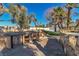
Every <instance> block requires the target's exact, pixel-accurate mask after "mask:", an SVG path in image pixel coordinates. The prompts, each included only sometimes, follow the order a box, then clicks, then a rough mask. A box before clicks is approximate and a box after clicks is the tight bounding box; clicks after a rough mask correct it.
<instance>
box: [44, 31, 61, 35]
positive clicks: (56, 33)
mask: <svg viewBox="0 0 79 59" xmlns="http://www.w3.org/2000/svg"><path fill="white" fill-rule="evenodd" d="M45 33H46V34H48V35H61V33H60V32H52V31H45Z"/></svg>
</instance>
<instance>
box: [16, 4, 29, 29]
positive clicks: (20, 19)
mask: <svg viewBox="0 0 79 59" xmlns="http://www.w3.org/2000/svg"><path fill="white" fill-rule="evenodd" d="M17 7H18V10H19V14H17V15H16V20H17V23H18V25H19V26H20V28H21V29H26V28H28V27H29V22H28V18H27V11H26V8H25V7H24V6H21V5H19V4H17Z"/></svg>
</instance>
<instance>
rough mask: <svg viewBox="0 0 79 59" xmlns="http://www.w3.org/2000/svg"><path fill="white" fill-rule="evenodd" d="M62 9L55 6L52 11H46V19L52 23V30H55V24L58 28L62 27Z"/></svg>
mask: <svg viewBox="0 0 79 59" xmlns="http://www.w3.org/2000/svg"><path fill="white" fill-rule="evenodd" d="M64 14H65V13H64V10H63V9H62V8H61V7H56V8H54V9H52V11H51V12H50V11H48V14H47V19H48V20H49V21H50V22H49V23H51V25H54V31H55V32H56V26H57V25H58V27H59V29H62V28H63V25H62V23H63V18H64Z"/></svg>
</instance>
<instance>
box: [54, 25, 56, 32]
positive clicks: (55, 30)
mask: <svg viewBox="0 0 79 59" xmlns="http://www.w3.org/2000/svg"><path fill="white" fill-rule="evenodd" d="M56 31H57V29H56V24H54V32H56Z"/></svg>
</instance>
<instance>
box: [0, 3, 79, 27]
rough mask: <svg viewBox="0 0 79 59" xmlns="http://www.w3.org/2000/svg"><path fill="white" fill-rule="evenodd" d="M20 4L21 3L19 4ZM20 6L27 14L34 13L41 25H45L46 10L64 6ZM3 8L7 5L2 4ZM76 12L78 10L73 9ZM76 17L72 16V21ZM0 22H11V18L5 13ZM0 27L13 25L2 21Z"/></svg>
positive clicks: (31, 4) (54, 4)
mask: <svg viewBox="0 0 79 59" xmlns="http://www.w3.org/2000/svg"><path fill="white" fill-rule="evenodd" d="M20 4H21V3H20ZM21 5H24V6H25V7H26V8H27V9H28V13H35V15H36V18H37V20H38V22H41V23H42V24H46V23H47V20H46V18H45V15H44V14H45V11H46V10H47V9H48V8H53V7H56V6H64V5H65V4H62V3H22V4H21ZM4 6H8V4H4ZM73 10H75V11H77V12H78V10H79V9H73ZM77 18H78V16H77V17H75V16H72V19H77ZM0 20H11V16H10V15H9V14H7V13H5V14H4V15H3V16H0ZM0 25H3V26H4V25H9V26H11V25H15V24H12V23H11V22H8V21H4V22H0ZM31 26H34V24H33V23H31Z"/></svg>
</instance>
